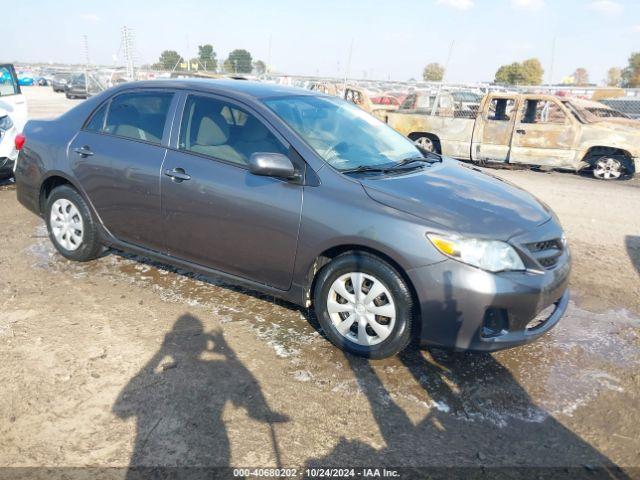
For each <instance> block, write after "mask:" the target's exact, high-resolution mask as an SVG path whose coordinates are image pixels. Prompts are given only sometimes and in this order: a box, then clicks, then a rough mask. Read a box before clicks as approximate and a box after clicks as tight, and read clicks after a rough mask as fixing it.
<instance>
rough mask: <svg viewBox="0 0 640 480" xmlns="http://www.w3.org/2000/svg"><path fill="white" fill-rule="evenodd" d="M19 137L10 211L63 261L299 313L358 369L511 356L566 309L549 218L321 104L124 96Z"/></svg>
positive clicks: (244, 94)
mask: <svg viewBox="0 0 640 480" xmlns="http://www.w3.org/2000/svg"><path fill="white" fill-rule="evenodd" d="M24 135H25V137H26V141H25V143H24V147H23V148H22V150H21V151H20V155H19V157H18V161H17V166H16V183H17V195H18V199H19V201H20V202H21V203H22V204H23V205H24V206H25V207H27V208H28V209H30V210H31V211H33V212H34V213H36V214H37V215H40V216H42V217H43V218H44V219H45V221H46V223H47V226H48V230H49V236H50V238H51V241H52V242H53V244H54V245H55V247H56V248H57V250H58V251H59V252H60V253H61V254H62V255H63V256H65V257H67V258H69V259H72V260H77V261H88V260H92V259H94V258H96V257H97V256H98V255H99V254H100V252H101V251H102V249H103V248H104V247H105V246H110V247H115V248H117V249H121V250H126V251H130V252H134V253H138V254H141V255H144V256H146V257H151V258H154V259H157V260H159V261H161V262H165V263H170V264H174V265H178V266H180V267H182V268H185V269H189V270H192V271H196V272H199V273H203V274H206V275H217V276H221V277H224V278H226V279H227V280H228V281H231V282H235V283H241V284H244V285H247V286H249V287H250V288H253V289H255V290H260V291H264V292H268V293H270V294H273V295H276V296H278V297H281V298H284V299H286V300H288V301H290V302H293V303H296V304H299V305H302V306H307V307H310V306H313V308H314V309H315V312H316V315H317V318H318V321H319V323H320V325H321V327H322V329H323V331H324V333H325V334H326V336H327V338H328V339H329V340H331V341H332V342H333V343H334V344H335V345H337V346H338V347H340V348H343V349H344V350H347V351H349V352H352V353H355V354H358V355H362V356H366V357H371V358H381V357H386V356H389V355H393V354H395V353H397V352H399V351H400V350H402V349H404V348H405V347H406V346H407V344H408V343H409V342H410V340H411V339H412V338H416V339H418V340H419V341H420V343H421V344H422V345H438V346H441V347H448V348H455V349H463V350H483V351H489V350H497V349H501V348H506V347H512V346H516V345H520V344H523V343H526V342H529V341H532V340H534V339H536V338H537V337H539V336H540V335H542V334H543V333H544V332H546V331H548V330H549V329H550V328H552V327H553V326H554V325H555V324H556V323H557V322H558V320H559V319H560V317H561V316H562V314H563V313H564V311H565V309H566V306H567V302H568V291H567V284H568V279H569V272H570V254H569V249H568V247H567V244H566V241H565V237H564V234H563V231H562V228H561V227H560V225H559V223H558V219H557V218H556V216H555V215H554V214H553V212H552V211H550V210H549V208H548V207H546V206H545V205H544V204H542V203H540V202H539V201H537V200H536V199H535V198H534V197H532V196H531V195H530V194H528V193H527V192H525V191H523V190H520V189H518V188H516V187H514V186H512V185H509V184H506V183H505V182H503V181H501V180H499V179H497V178H494V177H492V176H490V175H486V174H484V173H482V172H480V171H478V170H477V169H474V168H473V167H471V166H468V165H466V164H463V163H460V162H457V161H455V160H451V159H449V158H445V157H441V156H439V155H436V154H433V153H429V152H426V151H422V150H420V149H419V148H418V147H416V146H415V145H413V144H412V142H410V141H409V140H407V139H406V138H404V137H402V136H401V135H400V134H398V133H396V132H395V131H393V130H392V129H391V128H389V127H387V126H386V125H385V124H384V123H382V122H380V121H378V120H377V119H375V118H373V117H372V116H370V115H368V114H367V113H365V112H363V111H362V110H360V109H359V108H357V107H356V106H354V105H351V104H349V103H347V102H345V101H342V100H340V99H337V98H335V97H329V96H325V95H322V94H318V93H317V92H310V91H305V90H298V89H292V88H283V87H279V86H274V85H269V84H260V83H253V82H246V81H233V80H228V81H225V80H215V81H211V80H207V81H198V80H174V81H153V82H138V83H127V84H124V85H121V86H118V87H114V88H112V89H110V90H107V91H105V92H103V93H101V94H99V95H97V96H95V97H92V98H90V99H89V100H87V101H86V102H83V103H82V104H80V105H78V106H76V107H75V108H73V109H72V110H70V111H69V112H67V113H66V114H64V115H62V116H61V117H59V118H57V119H54V120H32V121H30V122H29V123H28V124H27V125H26V127H25V132H24Z"/></svg>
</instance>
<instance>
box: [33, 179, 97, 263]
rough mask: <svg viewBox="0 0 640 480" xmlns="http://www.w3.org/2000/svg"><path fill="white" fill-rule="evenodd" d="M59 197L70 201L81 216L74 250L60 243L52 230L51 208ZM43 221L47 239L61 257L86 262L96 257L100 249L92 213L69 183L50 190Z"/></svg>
mask: <svg viewBox="0 0 640 480" xmlns="http://www.w3.org/2000/svg"><path fill="white" fill-rule="evenodd" d="M60 199H64V200H67V201H69V202H71V203H72V204H73V205H74V206H75V207H76V208H77V210H78V212H79V213H80V216H81V217H82V223H83V230H82V236H81V241H80V246H79V247H78V248H76V249H75V250H69V249H67V248H65V247H64V246H63V245H61V244H60V243H59V242H58V241H57V240H56V238H55V236H54V234H53V231H52V226H51V209H52V206H53V204H54V203H55V202H56V200H60ZM45 222H46V223H47V231H48V232H49V239H50V240H51V243H53V245H54V247H56V250H58V252H60V254H61V255H62V256H63V257H65V258H68V259H69V260H75V261H77V262H87V261H89V260H93V259H95V258H97V257H98V255H99V254H100V252H101V251H102V244H101V243H100V234H99V232H98V228H97V226H96V223H95V221H94V219H93V215H91V210H89V206H88V205H87V202H85V200H84V199H83V198H82V196H81V195H80V194H79V193H78V192H77V191H76V190H75V189H74V188H73V187H71V186H69V185H62V186H60V187H57V188H55V189H54V190H53V191H52V192H51V194H50V195H49V197H48V198H47V203H46V208H45Z"/></svg>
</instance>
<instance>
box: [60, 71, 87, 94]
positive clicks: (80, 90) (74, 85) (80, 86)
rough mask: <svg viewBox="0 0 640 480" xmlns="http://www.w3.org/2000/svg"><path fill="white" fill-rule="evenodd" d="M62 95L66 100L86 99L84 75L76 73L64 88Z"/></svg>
mask: <svg viewBox="0 0 640 480" xmlns="http://www.w3.org/2000/svg"><path fill="white" fill-rule="evenodd" d="M64 94H65V96H66V97H67V98H87V97H88V96H89V92H88V90H87V79H86V76H85V74H84V73H76V74H74V75H71V78H70V79H69V81H68V82H67V83H66V85H65V86H64Z"/></svg>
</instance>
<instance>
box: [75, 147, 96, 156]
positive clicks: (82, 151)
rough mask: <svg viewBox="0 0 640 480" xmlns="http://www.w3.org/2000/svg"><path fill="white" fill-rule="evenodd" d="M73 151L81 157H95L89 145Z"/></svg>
mask: <svg viewBox="0 0 640 480" xmlns="http://www.w3.org/2000/svg"><path fill="white" fill-rule="evenodd" d="M73 151H74V152H76V153H77V154H78V155H80V156H81V157H90V156H91V155H93V152H92V151H91V147H90V146H89V145H84V146H82V147H80V148H76V149H74V150H73Z"/></svg>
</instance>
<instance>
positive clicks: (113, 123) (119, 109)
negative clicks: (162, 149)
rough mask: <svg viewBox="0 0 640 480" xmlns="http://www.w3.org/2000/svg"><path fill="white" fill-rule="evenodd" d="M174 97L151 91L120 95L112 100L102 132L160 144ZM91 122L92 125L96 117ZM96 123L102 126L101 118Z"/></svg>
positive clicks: (166, 93) (170, 94)
mask: <svg viewBox="0 0 640 480" xmlns="http://www.w3.org/2000/svg"><path fill="white" fill-rule="evenodd" d="M172 98H173V93H171V92H151V91H148V92H132V93H123V94H121V95H118V96H116V97H114V98H113V100H111V105H110V107H109V112H108V114H107V119H106V122H105V124H104V127H103V128H102V129H101V130H100V131H102V132H104V133H108V134H111V135H116V136H119V137H125V138H131V139H134V140H141V141H144V142H149V143H157V144H160V143H161V142H162V134H163V132H164V126H165V123H166V122H167V113H168V111H169V106H170V105H171V99H172ZM98 113H99V112H96V115H97V114H98ZM94 117H95V115H94ZM89 123H90V124H92V123H93V118H92V119H91V121H90V122H89ZM96 123H99V119H96ZM87 127H88V125H87Z"/></svg>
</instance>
